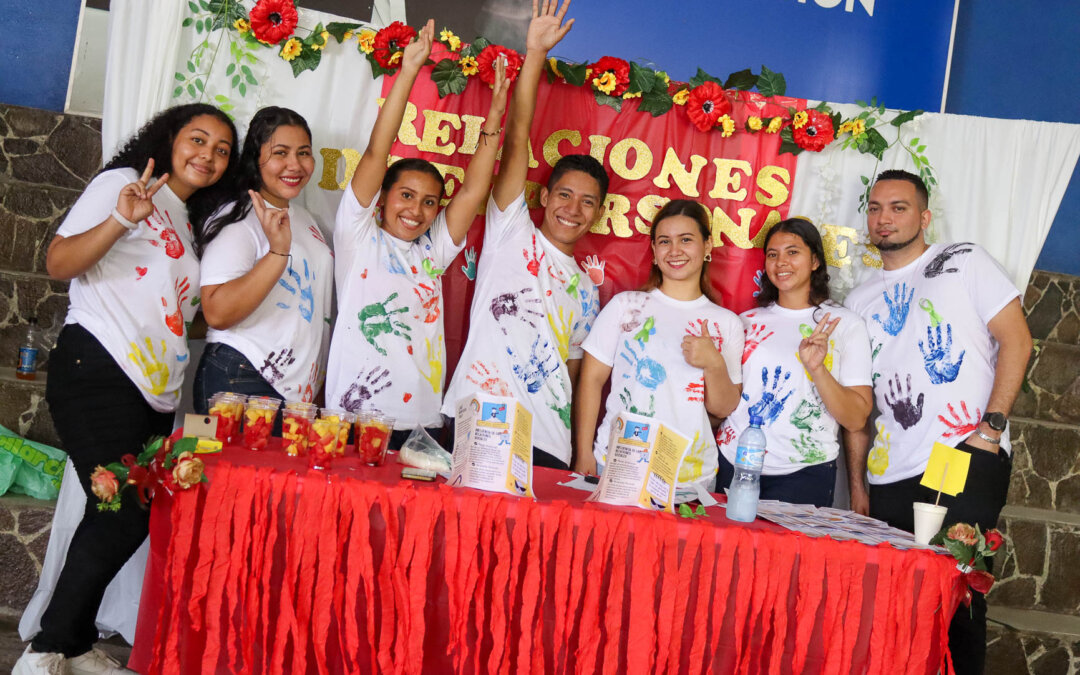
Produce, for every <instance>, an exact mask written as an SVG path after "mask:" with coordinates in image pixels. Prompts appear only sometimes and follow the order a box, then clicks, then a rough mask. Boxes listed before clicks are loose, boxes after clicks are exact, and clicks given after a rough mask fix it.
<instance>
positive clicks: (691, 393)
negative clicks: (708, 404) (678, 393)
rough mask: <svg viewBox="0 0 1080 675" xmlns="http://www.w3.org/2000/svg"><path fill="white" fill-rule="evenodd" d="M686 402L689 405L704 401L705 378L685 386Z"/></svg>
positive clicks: (702, 377)
mask: <svg viewBox="0 0 1080 675" xmlns="http://www.w3.org/2000/svg"><path fill="white" fill-rule="evenodd" d="M686 400H687V401H689V402H690V403H702V402H704V401H705V376H704V375H702V376H701V378H700V379H698V380H695V381H693V382H691V383H690V384H688V385H686Z"/></svg>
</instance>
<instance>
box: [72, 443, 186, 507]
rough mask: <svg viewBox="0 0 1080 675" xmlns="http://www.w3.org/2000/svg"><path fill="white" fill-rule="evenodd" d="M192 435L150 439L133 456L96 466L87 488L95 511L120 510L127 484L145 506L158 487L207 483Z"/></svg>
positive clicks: (171, 490)
mask: <svg viewBox="0 0 1080 675" xmlns="http://www.w3.org/2000/svg"><path fill="white" fill-rule="evenodd" d="M197 443H198V440H197V439H195V438H181V439H180V440H178V441H176V442H173V440H172V439H171V438H162V437H160V436H158V437H156V438H153V439H151V440H150V442H149V443H148V444H147V446H146V447H145V448H144V449H143V451H142V452H140V453H139V454H138V456H135V455H133V454H131V453H128V454H126V455H124V456H123V457H121V458H120V461H119V462H111V463H109V464H108V465H106V466H100V465H99V466H98V467H96V468H95V469H94V472H93V473H92V474H90V491H91V492H93V493H94V496H95V497H97V498H98V504H97V509H98V511H119V510H120V504H121V496H122V494H123V491H124V489H125V488H127V487H128V486H131V487H132V489H134V490H135V495H136V496H137V497H138V499H139V503H140V504H141V505H143V506H148V505H149V504H150V500H152V499H153V498H154V494H155V493H156V492H157V490H158V488H159V487H160V488H164V489H165V490H166V491H168V492H169V493H170V494H171V493H174V492H177V491H179V490H189V489H191V488H193V487H195V486H196V485H198V484H199V483H205V482H207V479H206V473H205V471H204V469H205V467H204V465H203V461H202V460H201V459H199V458H198V457H197V456H196V455H195V446H196V445H197Z"/></svg>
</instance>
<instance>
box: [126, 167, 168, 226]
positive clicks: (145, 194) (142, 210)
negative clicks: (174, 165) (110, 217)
mask: <svg viewBox="0 0 1080 675" xmlns="http://www.w3.org/2000/svg"><path fill="white" fill-rule="evenodd" d="M153 175H154V160H152V159H151V160H149V161H147V162H146V169H145V170H144V171H143V172H142V175H141V176H139V180H137V181H135V182H134V183H128V184H127V185H125V186H124V189H122V190H120V195H119V196H117V198H116V210H117V211H119V212H120V215H122V216H123V217H125V218H127V219H128V220H130V221H131V222H133V223H137V222H139V221H140V220H143V219H144V218H146V217H147V216H149V215H150V214H151V213H153V212H154V201H153V197H154V193H156V192H157V191H158V190H160V189H161V186H162V185H164V184H165V182H166V181H167V180H169V174H167V173H164V174H161V177H160V178H158V179H157V180H156V181H154V183H153V184H152V185H150V186H149V187H147V185H148V184H149V183H150V178H152V177H153Z"/></svg>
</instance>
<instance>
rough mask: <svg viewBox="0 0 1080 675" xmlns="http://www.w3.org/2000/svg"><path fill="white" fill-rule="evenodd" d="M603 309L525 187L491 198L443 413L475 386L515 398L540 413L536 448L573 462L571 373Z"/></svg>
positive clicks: (593, 287) (450, 410)
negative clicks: (531, 205)
mask: <svg viewBox="0 0 1080 675" xmlns="http://www.w3.org/2000/svg"><path fill="white" fill-rule="evenodd" d="M599 309H600V297H599V293H598V291H597V289H596V285H595V284H593V283H592V281H591V280H590V279H589V277H588V275H586V274H583V273H582V272H581V270H580V269H579V268H578V265H577V262H576V261H575V260H574V257H573V256H571V255H567V254H565V253H563V252H562V251H560V250H559V249H558V248H556V247H555V245H554V244H553V243H551V242H550V241H548V240H547V237H545V236H544V235H543V234H542V233H541V232H540V230H539V229H538V228H537V227H536V225H535V224H533V221H532V219H531V218H530V217H529V209H528V207H527V206H526V205H525V194H524V192H523V193H522V194H520V195H518V198H517V199H515V200H514V202H513V203H512V204H510V205H509V206H508V207H507V208H506V210H505V211H500V210H499V207H498V206H497V205H496V204H495V200H494V199H490V198H489V199H488V206H487V222H486V225H485V228H484V247H483V253H482V255H481V256H480V263H479V266H478V269H477V274H476V288H475V290H474V294H473V302H472V310H471V312H470V314H469V337H468V340H466V342H465V348H464V350H462V353H461V360H460V361H458V366H457V370H456V371H454V378H453V380H451V382H450V387H449V389H448V390H447V393H446V401H445V404H444V405H443V413H444V414H445V415H448V416H451V417H453V416H454V415H455V414H456V411H455V405H456V403H457V401H458V399H460V398H462V397H463V396H467V395H469V394H471V393H473V392H476V391H485V392H487V393H489V394H493V395H496V396H512V397H514V398H515V399H517V400H518V401H519V402H521V404H522V405H524V406H525V407H526V408H527V409H528V410H529V412H531V413H532V415H533V420H532V442H533V445H534V446H535V447H537V448H539V449H541V450H543V451H544V452H546V453H548V454H549V455H551V456H553V457H555V458H557V459H560V460H562V461H564V462H566V463H567V464H569V463H570V397H571V394H572V392H571V391H570V372H569V370H568V369H567V366H566V361H568V360H573V359H580V358H581V356H582V352H581V343H582V341H583V340H584V339H585V336H586V335H587V334H588V333H589V327H590V326H591V325H592V322H593V320H594V319H595V318H596V313H597V312H598V311H599Z"/></svg>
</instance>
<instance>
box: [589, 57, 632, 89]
mask: <svg viewBox="0 0 1080 675" xmlns="http://www.w3.org/2000/svg"><path fill="white" fill-rule="evenodd" d="M589 70H590V73H589V81H590V82H592V83H593V86H594V87H595V88H597V89H600V90H601V91H603V92H604V93H605V94H607V95H609V96H622V95H623V94H625V93H626V90H627V88H629V86H630V64H629V63H627V62H626V61H623V60H622V59H619V58H615V57H614V56H604V57H602V58H601V59H600V60H599V61H597V62H596V63H594V64H592V65H591V66H589ZM604 73H611V74H612V75H613V76H614V77H615V80H614V87H613V88H612V87H610V86H606V87H604V88H603V89H601V87H600V85H597V84H596V82H597V81H599V80H601V79H602V78H603V76H604ZM607 89H610V91H606V90H607Z"/></svg>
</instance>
